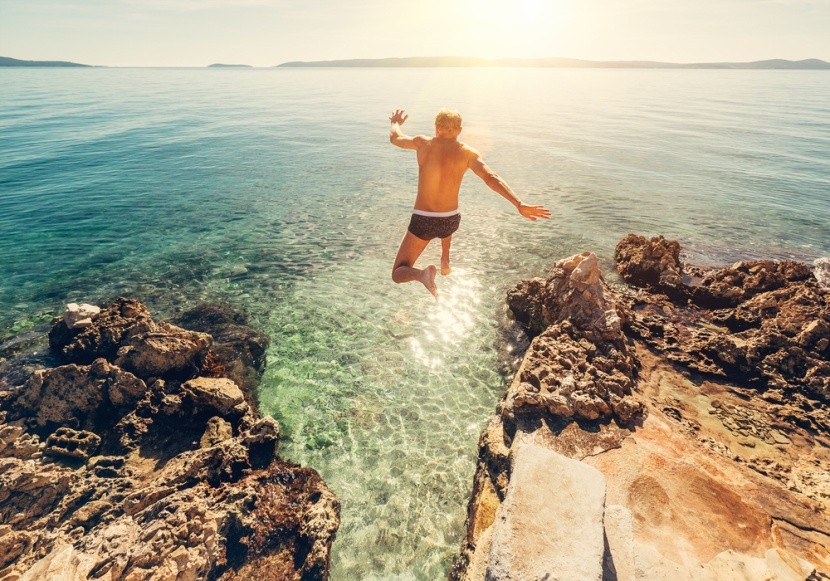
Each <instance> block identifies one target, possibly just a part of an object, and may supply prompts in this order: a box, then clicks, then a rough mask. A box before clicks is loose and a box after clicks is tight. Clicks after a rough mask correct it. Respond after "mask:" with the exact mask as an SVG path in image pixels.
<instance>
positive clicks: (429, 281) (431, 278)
mask: <svg viewBox="0 0 830 581" xmlns="http://www.w3.org/2000/svg"><path fill="white" fill-rule="evenodd" d="M437 270H438V269H437V268H435V266H434V265H432V264H430V265H429V266H427V267H426V268H425V269H424V270H422V271H421V276H420V278H419V279H418V280H420V281H421V282H422V283H424V286H425V287H427V290H428V291H429V292H431V293H432V296H434V297H435V300H436V301H437V300H438V285H436V284H435V273H436V272H437Z"/></svg>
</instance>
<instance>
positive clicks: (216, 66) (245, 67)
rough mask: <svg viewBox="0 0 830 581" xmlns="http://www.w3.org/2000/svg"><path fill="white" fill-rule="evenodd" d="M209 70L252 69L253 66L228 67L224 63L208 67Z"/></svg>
mask: <svg viewBox="0 0 830 581" xmlns="http://www.w3.org/2000/svg"><path fill="white" fill-rule="evenodd" d="M207 68H209V69H252V68H253V67H252V66H251V65H226V64H222V63H214V64H212V65H208V66H207Z"/></svg>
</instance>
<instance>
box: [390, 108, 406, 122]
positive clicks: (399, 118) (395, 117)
mask: <svg viewBox="0 0 830 581" xmlns="http://www.w3.org/2000/svg"><path fill="white" fill-rule="evenodd" d="M407 119H409V115H407V114H406V113H405V112H404V110H403V109H395V112H394V113H392V116H391V117H390V118H389V121H391V122H392V123H397V124H398V125H403V124H404V121H406V120H407Z"/></svg>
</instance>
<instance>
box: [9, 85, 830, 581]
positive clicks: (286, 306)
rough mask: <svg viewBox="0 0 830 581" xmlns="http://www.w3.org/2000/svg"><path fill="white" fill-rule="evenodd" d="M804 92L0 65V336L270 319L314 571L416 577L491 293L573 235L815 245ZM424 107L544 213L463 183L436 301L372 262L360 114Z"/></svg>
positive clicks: (818, 163)
mask: <svg viewBox="0 0 830 581" xmlns="http://www.w3.org/2000/svg"><path fill="white" fill-rule="evenodd" d="M829 90H830V75H828V74H826V73H824V72H806V71H797V72H796V71H764V72H760V71H612V70H608V71H589V70H586V71H566V70H509V69H505V70H501V69H499V70H486V69H472V70H446V69H442V70H429V69H419V70H301V69H296V70H291V69H279V70H233V71H229V70H221V71H220V70H145V69H141V70H129V69H113V70H98V69H91V70H77V71H76V70H72V71H68V70H57V69H53V70H21V71H12V70H3V71H0V132H1V133H2V134H3V136H4V137H3V139H2V140H0V274H2V276H1V277H0V302H2V304H3V305H4V309H3V312H2V313H0V343H1V342H2V341H3V340H4V339H5V338H7V337H9V336H12V335H16V334H20V333H25V332H27V331H29V330H32V329H35V328H39V327H41V326H43V325H44V324H46V323H47V322H48V320H49V319H50V318H51V317H52V316H53V315H54V314H55V313H57V312H58V311H59V310H60V309H61V308H62V305H63V304H65V303H67V302H70V301H91V302H101V301H104V300H106V299H107V298H110V297H113V296H117V295H132V296H136V297H138V298H140V299H142V300H144V301H146V302H147V303H148V304H149V305H150V306H151V308H152V309H153V311H154V314H156V315H157V316H159V317H164V316H171V315H174V314H175V313H177V312H181V311H183V310H185V309H187V308H188V307H190V306H193V305H194V304H197V303H199V302H203V301H211V302H212V301H222V302H228V303H230V304H232V305H234V306H236V307H238V308H240V309H243V310H245V311H246V312H248V313H249V314H250V315H251V317H252V319H253V321H252V322H253V323H254V324H255V325H257V326H259V327H260V328H262V329H264V330H265V331H266V332H267V333H268V334H269V335H270V337H271V338H272V346H271V349H270V352H269V354H268V355H269V365H268V370H267V372H266V375H265V378H264V380H263V384H262V387H261V399H262V407H263V411H265V412H266V413H271V414H273V415H274V416H275V417H277V418H278V419H279V420H280V422H281V423H282V425H283V429H284V432H285V439H284V441H283V444H282V453H283V454H284V455H285V456H287V457H289V458H291V459H293V460H295V461H298V462H300V463H302V464H304V465H310V466H313V467H314V468H316V469H318V470H319V471H320V472H321V474H322V475H323V477H324V478H325V479H326V481H327V482H328V483H329V485H330V486H331V487H332V488H333V489H334V490H335V491H336V492H337V494H338V495H339V496H340V498H341V500H342V502H343V525H342V527H341V530H340V532H339V534H338V540H337V542H336V544H335V549H334V569H333V573H332V576H333V578H334V579H355V578H360V579H372V578H374V579H395V578H398V579H435V578H440V577H441V576H443V575H444V574H445V572H446V570H447V568H448V566H449V563H450V560H451V558H452V557H453V556H454V554H455V552H456V550H457V547H458V543H459V542H460V539H461V536H462V534H463V520H464V516H465V508H466V501H467V497H468V494H469V491H470V486H471V479H472V474H473V469H474V464H473V463H474V459H475V454H476V442H477V438H478V434H479V432H480V430H481V429H482V427H483V422H484V421H485V419H486V418H487V417H488V416H489V415H490V414H491V413H492V410H493V408H494V406H495V403H496V402H497V400H498V398H499V397H500V395H501V393H502V391H503V390H504V388H505V384H506V381H507V379H508V378H507V375H506V373H505V372H504V371H503V370H504V368H505V363H506V362H507V361H508V360H509V358H510V356H509V354H508V353H507V352H506V350H505V347H506V346H509V343H510V341H509V339H510V337H511V332H512V331H511V329H510V327H509V326H508V325H507V324H506V323H505V315H504V307H503V297H504V292H505V291H506V289H507V288H509V287H510V286H511V285H512V284H514V283H515V282H516V281H517V280H519V279H521V278H525V277H528V276H533V275H538V274H542V273H543V272H544V270H545V268H546V267H547V266H548V265H549V264H550V263H551V262H553V261H554V260H556V259H559V258H562V257H564V256H567V255H570V254H573V253H576V252H581V251H583V250H593V251H595V252H597V253H598V254H599V255H600V256H601V258H602V260H603V261H604V263H605V270H606V271H608V270H609V269H610V265H611V258H612V255H613V248H614V245H615V244H616V242H617V241H618V240H619V239H620V238H622V236H624V235H625V234H626V233H628V232H631V231H634V232H639V233H642V234H649V235H652V234H658V233H659V234H664V235H665V236H667V237H670V238H676V239H679V240H681V242H682V243H683V246H684V249H685V250H686V252H687V253H688V254H689V255H690V258H691V259H693V260H694V262H696V263H704V264H706V263H708V264H719V263H725V262H731V261H733V260H736V259H739V258H757V257H764V258H785V257H787V258H790V257H791V258H797V259H801V260H813V259H815V258H818V257H820V256H827V255H830V226H828V225H830V109H828V107H830V105H828V103H827V101H826V98H825V97H824V96H825V95H827V94H828V92H830V91H829ZM446 105H450V106H455V107H458V108H459V109H460V110H461V111H462V113H463V114H464V116H465V131H464V136H465V138H466V139H467V140H468V141H469V142H470V143H471V144H473V145H475V146H476V147H478V148H479V149H480V150H481V151H482V153H483V154H484V156H485V159H486V160H487V161H488V163H490V164H491V165H492V166H493V167H494V168H495V169H496V170H497V171H499V172H500V173H501V175H502V176H503V177H504V178H506V179H507V181H508V182H509V183H511V185H513V187H514V188H515V189H516V191H517V192H518V193H519V195H520V196H522V197H523V198H526V199H527V200H528V201H530V202H533V203H544V204H546V205H548V206H549V207H550V208H551V209H552V210H553V215H554V217H553V219H552V220H551V221H550V222H546V223H541V222H539V223H530V222H527V221H522V220H521V219H520V218H519V217H518V216H517V215H516V214H515V213H514V212H513V211H512V208H511V207H510V206H509V205H508V204H507V203H506V202H504V201H503V200H501V199H500V198H498V196H497V195H495V194H493V193H492V192H489V191H488V190H487V189H486V188H485V187H483V186H482V185H481V184H480V183H478V182H477V181H476V178H475V177H474V176H470V177H468V178H467V181H466V182H465V184H464V186H463V189H462V206H461V211H462V215H463V218H462V224H461V229H460V230H459V232H458V234H457V235H456V237H455V241H454V262H455V266H456V271H455V272H454V273H453V274H452V275H451V276H450V277H447V278H442V279H441V280H440V281H439V283H440V285H441V292H442V300H441V302H439V303H438V304H437V305H436V304H435V303H434V302H433V301H432V300H431V298H430V297H429V295H428V294H427V293H426V291H425V290H423V289H422V288H420V287H418V286H417V285H416V284H413V285H404V286H395V285H394V284H392V283H391V281H390V279H389V271H390V266H391V261H392V258H393V257H394V254H395V251H396V249H397V245H398V242H399V241H400V237H401V235H402V233H403V231H404V228H405V226H406V223H407V221H408V211H409V208H411V204H412V199H413V195H414V189H415V180H416V177H417V173H416V167H415V161H414V157H413V155H412V153H411V152H404V151H401V150H396V149H394V148H392V147H391V146H390V145H389V144H388V141H387V139H386V130H387V123H386V117H387V116H388V114H389V111H390V110H391V109H392V108H395V107H407V108H408V109H409V113H410V115H411V116H410V120H409V121H408V123H407V124H406V125H405V129H407V130H409V131H412V132H413V133H415V132H429V130H430V120H431V118H432V116H433V115H434V113H435V111H436V110H437V109H439V108H441V107H443V106H446ZM425 258H426V260H427V261H433V262H434V261H436V260H437V259H438V252H437V249H430V250H428V252H427V255H426V257H425ZM505 337H506V338H507V340H505Z"/></svg>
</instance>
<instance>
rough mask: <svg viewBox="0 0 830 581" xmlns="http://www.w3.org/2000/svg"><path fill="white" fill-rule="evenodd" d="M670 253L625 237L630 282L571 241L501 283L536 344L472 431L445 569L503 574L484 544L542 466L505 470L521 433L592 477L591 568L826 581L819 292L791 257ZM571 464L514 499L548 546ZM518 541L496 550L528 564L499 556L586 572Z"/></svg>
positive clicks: (537, 567) (654, 575) (628, 575)
mask: <svg viewBox="0 0 830 581" xmlns="http://www.w3.org/2000/svg"><path fill="white" fill-rule="evenodd" d="M680 255H681V247H680V244H679V243H678V242H676V241H672V240H666V239H664V238H662V237H655V238H651V239H648V238H644V237H641V236H636V235H629V236H628V237H626V238H625V239H624V240H622V241H621V242H620V244H619V245H618V247H617V252H616V258H617V267H618V270H619V271H620V274H621V276H622V277H623V279H624V280H626V281H627V282H629V283H630V284H631V285H634V286H633V287H622V286H620V285H616V286H614V287H613V288H611V287H609V286H608V285H606V284H605V283H604V281H603V277H602V275H601V273H599V272H598V266H596V271H595V265H596V264H597V263H596V261H595V260H594V258H593V256H592V255H591V254H590V253H583V254H581V255H576V256H573V257H570V258H568V259H565V260H562V261H559V262H557V263H556V264H555V265H554V267H553V268H552V270H551V271H550V272H551V274H550V276H549V277H548V278H546V279H541V278H536V279H531V280H529V281H523V282H521V283H519V284H518V285H517V286H516V287H515V288H514V289H513V290H511V291H510V292H509V293H508V299H507V302H508V305H509V307H510V309H511V311H512V312H513V314H514V316H515V319H516V321H518V322H519V323H520V324H521V325H522V326H523V327H524V329H525V330H526V332H527V333H528V335H529V336H530V337H532V338H533V340H532V342H531V343H530V346H529V348H528V350H527V352H526V353H525V357H524V359H523V360H522V363H521V365H520V367H519V369H518V371H517V372H516V375H515V377H514V380H513V382H512V383H511V385H510V387H509V388H508V391H507V393H506V394H505V396H504V397H503V399H502V401H501V402H500V403H499V405H498V407H497V410H496V411H497V414H496V415H495V416H494V417H493V418H491V420H490V421H489V422H488V424H487V427H486V428H485V430H484V431H483V432H482V434H481V438H480V440H479V459H478V464H477V469H476V473H475V476H474V480H473V494H472V497H471V500H470V504H469V506H468V513H467V535H466V537H465V539H464V541H463V542H462V547H461V553H460V555H459V557H458V559H457V560H456V562H455V564H454V566H453V569H452V571H451V573H450V579H454V580H460V579H465V580H479V579H509V578H513V577H511V575H512V574H513V573H511V572H509V571H508V569H505V568H504V567H501V568H499V567H495V566H494V563H495V562H496V561H497V560H498V558H497V557H493V556H492V555H493V550H494V544H493V543H494V539H498V538H501V539H505V538H508V536H507V535H506V533H505V530H504V529H505V523H504V522H503V519H501V518H500V517H501V515H503V513H504V510H505V506H506V505H509V498H510V494H511V490H514V489H517V488H523V487H525V486H527V482H528V481H532V480H533V479H534V478H536V477H537V476H538V474H539V472H540V470H538V469H537V470H526V469H523V468H522V467H520V466H518V465H517V462H522V461H521V459H520V458H521V454H520V453H519V454H518V455H517V450H519V449H520V446H522V445H524V444H522V443H524V442H532V443H533V445H534V446H536V447H539V448H544V449H547V450H549V451H550V453H554V452H555V453H559V454H562V455H565V456H568V457H570V458H573V459H575V460H580V461H582V463H584V464H590V465H591V466H593V467H595V468H596V469H598V470H599V472H600V473H601V474H602V476H603V477H604V479H605V506H604V519H603V522H602V523H601V524H600V525H595V526H594V531H595V532H596V531H597V530H599V531H600V533H602V534H604V538H605V541H606V543H605V547H604V550H603V555H602V557H601V559H600V561H601V562H600V563H598V562H597V557H596V555H595V554H594V553H593V552H591V551H586V552H585V553H583V554H582V556H583V557H584V558H585V559H588V560H590V562H591V564H592V565H594V566H595V567H596V566H597V565H599V566H601V569H602V579H605V580H612V579H615V580H616V579H619V580H629V579H630V580H635V579H636V580H663V579H692V580H719V579H730V580H731V579H737V580H746V581H756V580H757V581H760V580H769V579H776V580H793V581H795V580H803V579H809V580H811V581H815V580H820V579H830V516H828V511H829V510H830V434H828V431H830V423H828V407H827V403H828V401H827V394H828V382H827V381H828V380H827V378H828V376H830V374H828V372H827V369H828V368H827V365H828V359H829V357H828V355H830V353H828V345H827V342H828V341H830V326H828V301H830V297H829V296H828V291H827V289H826V288H825V287H823V286H822V285H821V284H819V282H818V281H817V280H816V277H815V276H814V275H813V274H812V271H811V269H810V268H809V267H808V266H806V265H802V264H799V263H795V262H791V261H783V262H774V261H754V262H741V263H737V264H735V265H732V266H731V267H726V268H720V269H703V268H698V267H694V266H691V265H687V264H684V263H682V262H681V260H680ZM583 265H584V266H583ZM574 273H576V275H574ZM586 291H587V292H586ZM525 468H526V467H525ZM577 473H578V471H574V470H568V469H567V468H564V467H563V468H560V470H559V472H558V474H550V475H549V476H548V477H547V480H548V485H549V490H547V491H546V490H545V489H544V487H539V488H538V489H537V492H536V493H535V502H531V503H530V505H529V506H527V507H526V508H525V510H524V513H523V518H524V519H525V522H526V524H525V529H526V532H527V531H532V530H536V534H537V537H538V536H545V537H546V538H545V540H544V541H540V542H541V543H542V544H544V543H547V542H548V539H547V536H555V535H557V534H559V533H558V529H557V528H556V526H555V525H546V526H544V527H542V528H541V529H538V525H539V523H540V522H541V521H542V520H545V519H544V518H543V516H544V514H545V513H546V511H547V505H548V504H549V503H552V502H554V503H555V502H561V499H560V500H558V501H557V497H556V493H557V492H558V488H559V487H563V486H567V483H568V482H570V481H572V480H573V479H575V478H576V475H577ZM516 479H519V480H520V481H519V482H517V481H516ZM522 481H524V482H522ZM580 506H581V505H580V504H579V503H571V508H573V509H574V510H576V511H577V512H579V511H580V510H584V508H583V509H580V508H578V507H580ZM534 515H538V516H539V518H538V519H534ZM534 527H537V529H534ZM531 536H532V535H531ZM519 539H522V540H519ZM529 539H530V537H529V536H528V535H527V534H525V535H523V536H521V537H516V541H515V542H514V543H513V544H512V545H510V546H509V547H508V549H509V551H508V552H510V551H512V552H513V553H514V554H517V555H522V556H523V558H525V559H527V560H529V561H533V564H532V565H528V564H527V563H523V564H522V563H518V564H516V565H515V566H514V567H512V568H509V569H511V570H512V571H516V570H518V569H516V568H517V567H522V568H523V569H522V570H524V571H532V574H531V575H530V577H527V578H533V579H543V578H549V579H571V578H583V577H584V573H576V572H575V571H574V570H573V569H570V568H569V566H567V565H563V564H562V563H563V562H564V560H560V561H554V560H552V559H549V558H546V559H537V552H536V550H537V547H536V545H535V543H533V542H532V541H531V540H529ZM500 550H501V551H502V553H504V549H503V548H502V549H500ZM572 551H575V552H577V553H579V551H580V548H579V547H575V548H572Z"/></svg>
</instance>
